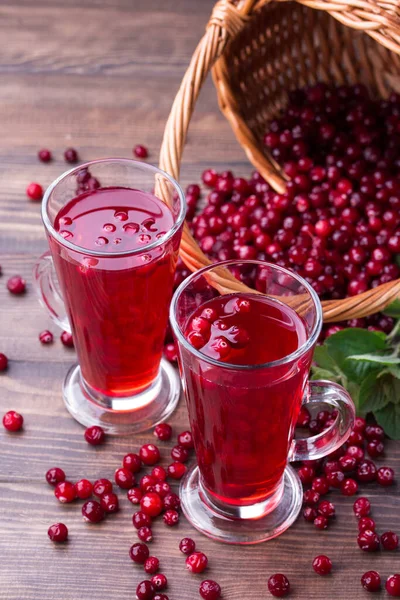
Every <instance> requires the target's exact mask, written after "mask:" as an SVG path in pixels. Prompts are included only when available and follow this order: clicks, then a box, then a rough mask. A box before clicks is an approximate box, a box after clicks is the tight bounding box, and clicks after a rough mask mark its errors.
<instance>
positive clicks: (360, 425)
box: [353, 417, 367, 433]
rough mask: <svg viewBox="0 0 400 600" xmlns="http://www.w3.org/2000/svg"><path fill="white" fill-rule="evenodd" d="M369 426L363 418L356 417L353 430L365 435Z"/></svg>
mask: <svg viewBox="0 0 400 600" xmlns="http://www.w3.org/2000/svg"><path fill="white" fill-rule="evenodd" d="M366 426H367V423H366V420H365V419H363V417H356V419H355V421H354V426H353V429H354V431H358V432H359V433H364V431H365V427H366Z"/></svg>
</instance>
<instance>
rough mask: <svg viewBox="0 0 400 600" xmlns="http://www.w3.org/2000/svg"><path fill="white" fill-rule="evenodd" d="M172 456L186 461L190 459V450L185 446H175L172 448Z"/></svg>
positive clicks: (177, 459) (182, 461) (180, 460)
mask: <svg viewBox="0 0 400 600" xmlns="http://www.w3.org/2000/svg"><path fill="white" fill-rule="evenodd" d="M171 458H173V459H174V460H176V461H179V462H181V463H184V462H186V461H187V460H189V452H188V450H186V448H184V447H183V446H174V447H173V448H172V450H171Z"/></svg>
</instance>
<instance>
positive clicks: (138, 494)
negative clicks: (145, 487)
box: [127, 488, 143, 504]
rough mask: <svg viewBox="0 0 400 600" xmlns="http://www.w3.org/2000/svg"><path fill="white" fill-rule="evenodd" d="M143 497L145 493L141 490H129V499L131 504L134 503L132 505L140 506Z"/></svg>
mask: <svg viewBox="0 0 400 600" xmlns="http://www.w3.org/2000/svg"><path fill="white" fill-rule="evenodd" d="M142 497H143V492H142V490H141V489H140V488H132V489H130V490H128V493H127V498H128V500H129V502H132V504H140V501H141V499H142Z"/></svg>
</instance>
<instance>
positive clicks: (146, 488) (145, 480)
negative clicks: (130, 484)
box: [139, 475, 157, 492]
mask: <svg viewBox="0 0 400 600" xmlns="http://www.w3.org/2000/svg"><path fill="white" fill-rule="evenodd" d="M156 483H157V479H156V478H155V477H153V475H143V477H142V478H141V480H140V482H139V485H140V489H141V490H142V492H153V491H154V486H155V485H156Z"/></svg>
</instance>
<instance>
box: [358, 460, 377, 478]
mask: <svg viewBox="0 0 400 600" xmlns="http://www.w3.org/2000/svg"><path fill="white" fill-rule="evenodd" d="M376 473H377V469H376V466H375V464H374V463H373V462H372V460H364V461H363V462H362V463H360V464H359V466H358V469H357V479H358V481H361V482H362V483H370V482H371V481H375V479H376Z"/></svg>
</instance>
